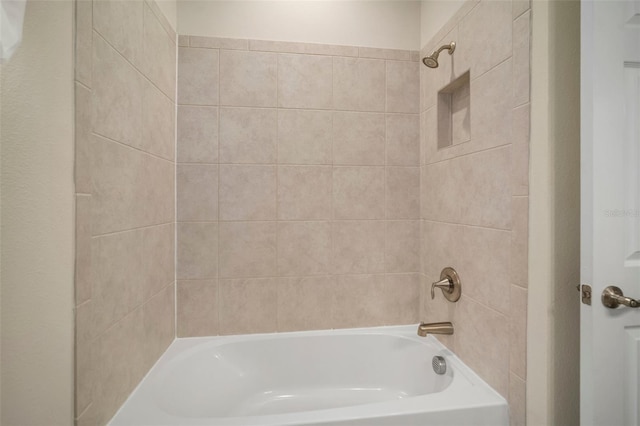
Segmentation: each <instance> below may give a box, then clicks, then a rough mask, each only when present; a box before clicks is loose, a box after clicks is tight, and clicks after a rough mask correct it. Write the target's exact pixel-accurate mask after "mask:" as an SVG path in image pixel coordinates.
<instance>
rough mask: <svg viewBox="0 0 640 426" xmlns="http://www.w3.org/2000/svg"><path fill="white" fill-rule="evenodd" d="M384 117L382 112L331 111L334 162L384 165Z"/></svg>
mask: <svg viewBox="0 0 640 426" xmlns="http://www.w3.org/2000/svg"><path fill="white" fill-rule="evenodd" d="M384 157H385V121H384V115H383V114H370V113H361V112H334V113H333V163H334V164H341V165H359V166H376V165H384Z"/></svg>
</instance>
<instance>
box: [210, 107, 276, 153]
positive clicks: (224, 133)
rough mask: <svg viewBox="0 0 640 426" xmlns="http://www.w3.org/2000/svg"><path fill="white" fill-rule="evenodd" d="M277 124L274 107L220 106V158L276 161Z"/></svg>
mask: <svg viewBox="0 0 640 426" xmlns="http://www.w3.org/2000/svg"><path fill="white" fill-rule="evenodd" d="M277 126H278V120H277V112H276V110H275V109H258V108H221V109H220V162H221V163H269V164H270V163H275V162H276V140H277V133H278V127H277Z"/></svg>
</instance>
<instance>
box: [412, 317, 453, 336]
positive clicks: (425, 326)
mask: <svg viewBox="0 0 640 426" xmlns="http://www.w3.org/2000/svg"><path fill="white" fill-rule="evenodd" d="M427 334H453V324H451V323H450V322H449V321H445V322H429V323H426V322H421V323H420V325H419V326H418V336H421V337H427Z"/></svg>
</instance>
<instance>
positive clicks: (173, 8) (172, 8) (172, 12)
mask: <svg viewBox="0 0 640 426" xmlns="http://www.w3.org/2000/svg"><path fill="white" fill-rule="evenodd" d="M155 2H156V4H157V5H158V7H159V8H160V10H161V11H162V13H163V14H164V17H165V18H167V21H169V23H170V24H171V26H172V27H173V29H174V30H175V29H177V28H178V1H177V0H155Z"/></svg>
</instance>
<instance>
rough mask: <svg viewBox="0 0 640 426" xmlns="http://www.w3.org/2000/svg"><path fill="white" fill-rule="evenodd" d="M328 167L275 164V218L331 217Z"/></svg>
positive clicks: (329, 173)
mask: <svg viewBox="0 0 640 426" xmlns="http://www.w3.org/2000/svg"><path fill="white" fill-rule="evenodd" d="M332 185H333V178H332V168H331V166H278V219H280V220H305V219H306V220H312V219H331V194H332Z"/></svg>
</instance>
